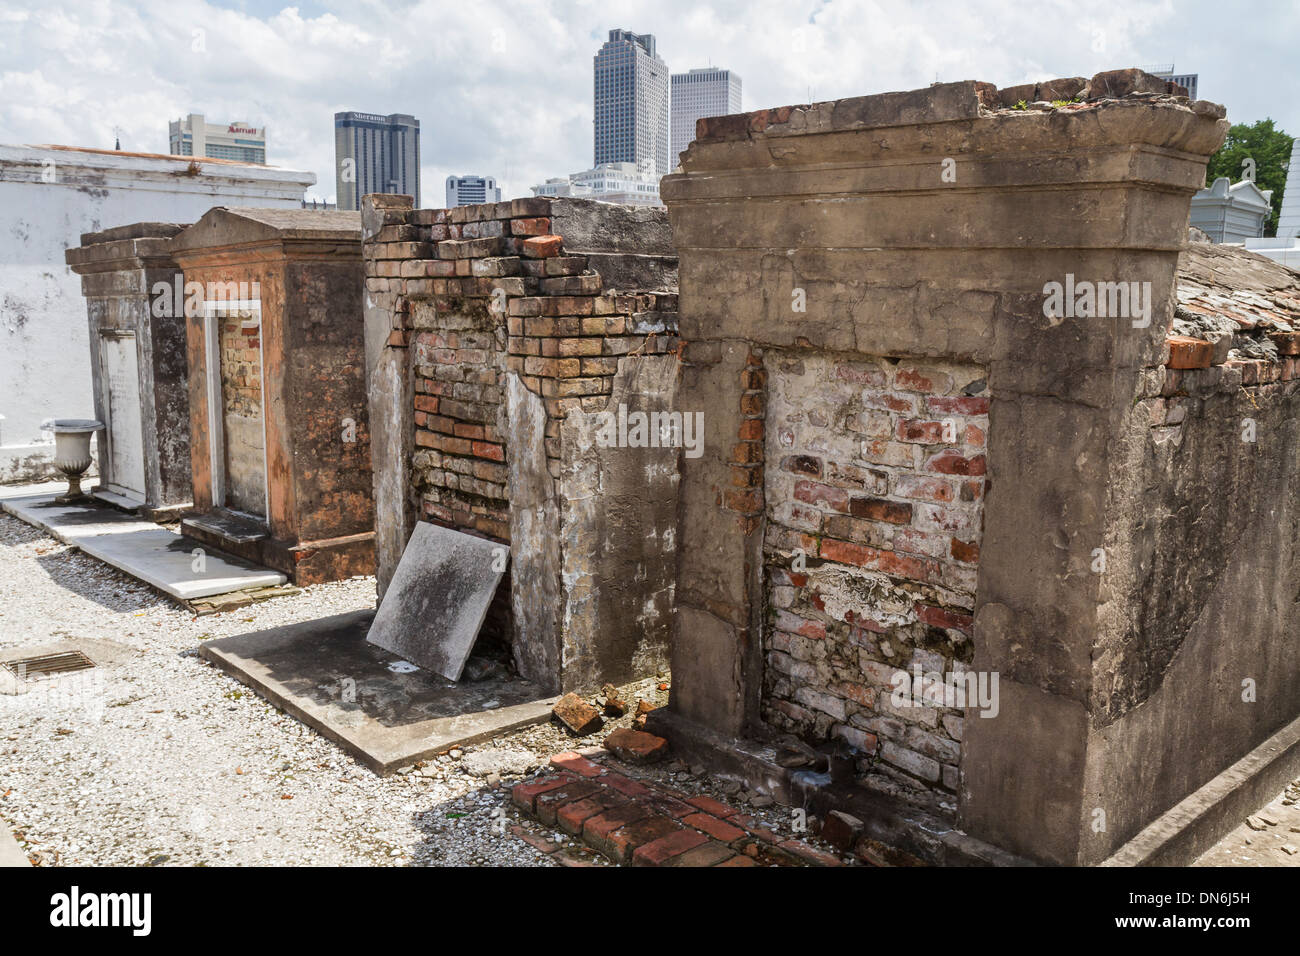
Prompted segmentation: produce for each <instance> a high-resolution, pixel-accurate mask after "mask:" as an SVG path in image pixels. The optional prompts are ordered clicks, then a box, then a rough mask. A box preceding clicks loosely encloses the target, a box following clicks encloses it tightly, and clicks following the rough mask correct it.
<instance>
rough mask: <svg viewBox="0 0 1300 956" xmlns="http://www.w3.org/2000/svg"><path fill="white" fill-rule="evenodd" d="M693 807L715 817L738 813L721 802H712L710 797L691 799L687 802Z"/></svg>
mask: <svg viewBox="0 0 1300 956" xmlns="http://www.w3.org/2000/svg"><path fill="white" fill-rule="evenodd" d="M686 802H687V803H689V804H690V805H691V806H693V807H699V808H700V809H701V810H703V811H704V812H705V813H711V814H713V816H715V817H722V818H726V817H730V816H734V815H735V814H736V813H738V812H739V811H737V810H736V808H735V807H729V806H727V805H726V804H725V803H722V802H721V801H718V800H714V799H713V798H712V797H691V798H689V799H688V800H687V801H686Z"/></svg>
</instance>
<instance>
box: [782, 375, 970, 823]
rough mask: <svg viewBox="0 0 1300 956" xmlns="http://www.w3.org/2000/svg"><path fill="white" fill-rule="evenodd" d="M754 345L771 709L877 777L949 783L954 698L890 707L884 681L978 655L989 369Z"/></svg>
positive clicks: (948, 669)
mask: <svg viewBox="0 0 1300 956" xmlns="http://www.w3.org/2000/svg"><path fill="white" fill-rule="evenodd" d="M764 358H765V363H766V366H767V371H768V385H769V387H768V398H767V403H766V404H767V427H766V454H765V458H766V481H765V497H766V501H767V510H766V518H767V522H766V532H765V539H764V565H765V568H766V574H767V589H766V601H767V605H768V623H769V626H770V630H769V632H768V637H767V640H766V643H765V647H764V651H765V662H766V669H765V671H764V687H763V701H762V713H763V716H764V718H765V719H766V720H767V721H768V722H769V723H770V724H772V725H773V726H774V727H777V728H780V729H784V730H789V731H793V732H795V733H797V734H799V735H800V736H802V737H804V738H806V739H808V740H811V741H820V740H827V739H831V738H836V737H838V738H840V739H842V740H844V741H846V742H848V743H849V744H850V745H851V746H852V747H853V748H854V749H855V750H857V751H858V752H860V753H861V754H862V756H861V757H860V758H859V761H858V770H859V772H860V774H861V779H862V782H863V783H865V784H867V785H869V786H872V787H877V788H880V789H884V790H886V791H888V792H899V791H902V792H912V791H925V790H942V791H943V792H945V793H947V794H950V795H951V794H955V792H956V790H957V767H958V763H959V759H960V748H961V744H960V741H961V728H962V720H963V711H962V709H961V708H959V707H956V706H953V704H952V703H951V702H949V701H946V700H945V699H944V696H943V695H942V694H933V695H931V696H930V697H928V698H926V699H925V700H923V701H921V702H912V701H911V700H908V701H907V702H906V703H905V704H904V705H901V706H900V704H899V703H898V701H896V700H895V695H894V693H893V692H894V690H895V688H896V684H895V681H894V677H895V674H896V673H897V672H898V671H899V670H900V669H902V670H904V671H908V672H911V671H912V670H913V668H914V667H916V668H919V669H920V672H921V673H922V674H940V675H944V674H950V673H953V672H954V671H959V670H961V669H962V668H963V667H964V666H966V665H968V664H969V663H970V661H971V657H972V653H973V645H972V643H971V634H972V614H973V612H974V608H975V586H976V572H977V567H978V562H979V542H980V535H981V531H982V502H983V497H984V473H985V460H984V444H985V441H984V437H985V432H986V431H987V429H988V406H989V400H988V396H987V389H988V384H987V373H986V372H985V371H984V370H983V369H982V368H979V367H978V366H973V365H958V364H953V363H934V364H927V365H918V364H916V363H912V362H906V361H900V360H897V359H888V358H883V357H881V358H874V359H864V358H863V357H860V356H854V357H835V356H830V355H825V354H813V355H800V354H798V353H785V352H768V353H766V354H765V356H764ZM809 559H811V561H812V564H811V566H810V565H809V564H808V561H809ZM873 757H878V759H872V758H873ZM951 800H952V798H951V796H950V797H949V798H948V801H949V803H951Z"/></svg>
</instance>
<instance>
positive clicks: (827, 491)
mask: <svg viewBox="0 0 1300 956" xmlns="http://www.w3.org/2000/svg"><path fill="white" fill-rule="evenodd" d="M794 496H795V497H796V498H797V499H799V500H800V501H806V502H807V503H808V504H810V505H815V504H825V505H826V506H827V507H828V508H833V509H835V510H836V511H839V512H847V511H848V510H849V493H848V492H847V491H845V490H844V489H843V488H832V487H831V486H830V485H823V484H821V483H820V482H817V481H796V482H795V483H794Z"/></svg>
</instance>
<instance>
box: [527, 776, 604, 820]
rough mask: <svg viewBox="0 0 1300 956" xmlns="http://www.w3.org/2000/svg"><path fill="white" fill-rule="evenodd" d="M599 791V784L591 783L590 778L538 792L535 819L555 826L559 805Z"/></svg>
mask: <svg viewBox="0 0 1300 956" xmlns="http://www.w3.org/2000/svg"><path fill="white" fill-rule="evenodd" d="M599 792H601V788H600V785H599V784H596V783H592V782H591V781H590V780H575V781H574V782H573V783H569V784H565V785H564V786H563V787H556V788H555V789H553V790H547V791H546V792H545V793H539V794H538V795H537V800H536V807H537V809H536V811H535V812H536V813H537V819H539V820H541V821H542V822H543V823H545V824H546V825H547V826H555V825H556V814H557V812H558V811H559V809H560V807H562V806H564V805H565V804H566V803H572V802H573V801H575V800H581V799H583V798H584V797H589V796H591V795H592V794H593V793H599Z"/></svg>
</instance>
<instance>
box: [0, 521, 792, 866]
mask: <svg viewBox="0 0 1300 956" xmlns="http://www.w3.org/2000/svg"><path fill="white" fill-rule="evenodd" d="M374 596H375V584H374V579H373V578H368V577H367V578H354V579H352V580H350V581H343V582H338V583H335V584H326V585H317V586H314V587H311V588H307V589H306V590H305V591H304V592H303V593H302V594H299V595H295V596H291V597H283V598H277V599H275V600H271V601H267V602H264V603H262V604H257V605H253V606H252V607H249V608H241V609H239V610H236V611H231V612H227V613H224V614H215V615H209V616H204V617H198V618H195V617H193V616H192V615H191V614H190V613H189V612H188V611H186V610H185V609H184V608H182V607H180V606H179V605H177V604H175V603H173V602H172V601H171V600H170V599H168V598H166V597H164V596H162V595H161V594H159V593H158V592H155V591H154V590H153V589H152V588H150V587H148V586H146V585H144V584H141V583H140V582H138V581H136V580H135V579H133V578H131V577H129V576H127V575H125V574H122V573H121V572H119V571H117V570H116V569H115V568H112V567H110V566H108V565H106V564H103V563H102V562H100V561H98V560H96V559H94V558H91V557H88V556H86V555H84V554H82V553H81V552H79V551H77V550H76V549H73V548H69V547H67V546H65V545H62V544H60V543H58V542H57V541H55V540H54V539H53V538H50V537H48V536H46V535H45V534H43V533H42V532H40V531H37V530H36V529H34V528H31V527H29V526H28V525H26V524H24V523H22V522H20V521H18V520H17V519H15V518H12V517H10V516H9V515H5V514H2V513H0V649H3V650H6V651H7V650H9V649H11V648H31V649H33V650H35V649H36V648H40V647H44V646H47V645H51V644H56V643H59V642H71V643H75V645H76V646H77V647H79V648H81V649H83V650H84V651H85V652H86V653H88V654H89V655H90V656H91V658H92V659H93V660H95V661H96V664H97V666H96V667H95V668H94V669H92V670H89V671H83V672H80V674H79V675H75V676H74V675H68V676H66V677H64V678H62V679H61V681H60V682H59V683H58V684H57V686H53V687H50V686H43V687H40V688H39V689H36V690H32V691H30V692H28V693H26V694H22V695H14V694H4V693H0V824H4V825H8V826H9V827H10V829H12V830H13V831H14V832H15V835H16V836H18V839H19V843H20V845H21V846H22V848H23V849H24V850H25V851H26V852H27V853H28V854H29V856H30V857H31V858H32V859H34V861H35V862H36V863H38V864H39V865H46V866H49V865H68V864H84V865H93V866H104V865H128V866H136V865H171V866H175V865H182V866H195V865H259V864H260V865H288V866H292V865H314V866H348V865H363V866H364V865H408V864H416V865H420V864H434V865H484V864H489V865H530V866H555V865H557V861H556V860H554V859H552V858H550V857H547V856H544V855H543V854H541V853H539V852H538V851H537V850H535V849H534V848H533V847H531V846H529V845H528V844H527V843H525V842H524V841H522V840H520V839H519V838H517V837H516V836H514V835H513V834H511V833H510V832H509V828H510V827H511V826H513V825H516V824H522V825H523V826H525V827H526V828H527V829H529V830H530V831H532V832H538V833H542V834H544V835H546V836H548V837H550V836H553V834H550V833H549V832H546V831H545V830H542V829H540V828H539V825H538V824H536V823H535V822H533V821H531V820H528V819H526V818H523V817H521V815H520V814H519V813H518V812H517V811H516V810H515V809H514V808H513V807H512V806H511V805H510V802H509V791H508V786H509V785H510V784H511V783H513V782H515V781H517V780H519V779H521V778H522V776H523V775H524V774H525V773H529V772H532V771H534V770H535V769H536V768H538V767H542V766H544V765H545V764H546V762H547V761H548V760H549V758H550V756H551V755H553V754H555V753H559V752H561V751H565V750H571V749H574V748H575V747H579V748H580V747H591V746H592V745H597V744H599V743H600V741H601V740H602V739H603V737H604V736H605V734H606V733H608V732H609V731H611V730H613V729H614V728H615V727H618V726H626V725H628V724H630V722H631V715H630V714H629V715H628V716H627V717H625V718H622V719H620V720H617V721H608V722H607V723H606V725H605V728H604V730H603V731H602V732H601V733H598V734H595V735H591V736H588V737H585V738H583V739H582V740H580V741H575V740H573V739H572V738H570V737H568V736H567V735H566V734H565V732H564V731H562V730H561V729H560V728H559V727H558V726H556V725H553V724H544V725H538V726H535V727H531V728H527V729H525V730H521V731H517V732H515V733H513V734H509V735H506V736H504V737H502V738H499V739H497V740H495V741H491V742H489V743H486V744H481V745H478V746H477V747H473V748H467V749H466V751H465V752H464V753H463V754H462V753H461V752H460V751H452V753H451V754H448V755H445V756H442V757H438V758H436V759H435V760H433V761H430V762H429V763H428V764H426V765H423V766H417V767H415V768H412V769H411V772H409V773H404V774H398V775H393V776H390V777H388V778H384V779H381V778H378V777H376V776H375V775H374V774H373V773H371V772H370V771H369V770H368V769H366V768H365V767H363V766H361V765H360V764H358V763H357V762H356V761H354V760H353V759H352V758H351V757H349V756H348V755H346V754H344V753H343V752H342V751H340V750H339V749H338V748H337V747H335V745H334V744H332V743H330V742H329V741H327V740H325V739H324V738H322V737H320V736H319V735H318V734H316V732H315V731H313V730H311V729H310V728H308V727H306V726H304V725H303V724H300V723H299V722H298V721H297V720H295V719H294V718H293V717H290V716H288V715H285V714H281V713H279V712H277V711H276V709H275V708H274V707H272V706H271V705H270V704H268V703H267V702H266V701H265V700H263V699H262V698H260V697H258V696H257V695H256V694H254V693H253V692H252V691H250V690H249V689H248V688H247V687H245V686H244V685H243V684H240V683H239V682H238V681H236V680H234V679H233V678H231V677H228V676H226V675H225V674H223V673H222V672H221V671H219V670H217V669H216V668H214V667H212V666H211V665H209V664H207V663H206V662H205V661H203V660H202V659H201V658H200V657H199V656H198V653H197V648H198V646H199V644H200V642H202V641H204V640H207V639H211V638H216V637H225V636H228V635H232V634H240V633H245V632H248V631H258V630H264V629H267V628H271V627H276V626H278V625H281V624H289V623H293V622H297V621H304V620H311V619H313V618H319V617H325V616H327V615H331V614H339V613H343V612H346V611H351V610H357V609H360V608H365V607H372V606H373V605H374ZM638 696H640V697H643V698H645V699H646V700H648V701H649V702H650V703H652V704H654V705H656V706H658V705H662V704H663V703H665V702H666V697H667V694H666V693H665V692H664V691H663V690H662V689H661V688H660V687H659V686H656V682H655V681H653V680H651V681H646V682H642V683H641V684H638V685H634V686H633V687H631V688H626V689H625V693H624V694H623V697H624V699H626V700H628V701H629V702H632V701H634V700H635V699H636V697H638ZM630 772H632V773H640V774H643V775H646V776H650V777H653V778H655V779H657V780H660V781H663V782H667V783H670V784H671V785H672V786H674V787H677V788H678V789H680V790H683V791H686V792H688V793H708V794H711V795H713V796H716V797H720V798H722V799H727V800H729V801H731V802H733V803H734V802H737V801H738V800H739V801H741V802H745V800H746V796H745V795H744V794H737V792H736V785H735V784H734V783H731V784H728V783H726V782H725V781H720V780H715V779H713V778H712V777H710V776H709V775H708V774H706V773H704V772H703V770H702V768H695V771H694V772H691V771H690V770H688V769H687V768H685V767H683V766H681V765H680V764H675V763H674V764H669V765H667V766H660V767H655V768H645V769H642V770H637V771H630ZM489 774H497V775H495V776H489ZM763 802H764V801H763V800H762V799H760V800H759V803H760V804H762V803H763ZM751 809H752V810H753V811H754V812H755V813H756V815H758V816H759V817H760V819H763V820H765V821H766V824H767V825H768V826H769V827H770V828H771V829H774V830H777V831H780V832H785V833H790V832H791V813H790V811H789V810H788V809H785V808H782V807H778V806H770V807H753V808H751ZM561 842H564V843H566V844H567V845H568V846H570V847H572V852H571V854H570V855H569V859H568V862H577V863H590V864H595V865H605V861H604V860H603V859H602V858H600V857H598V856H596V855H594V854H592V853H590V852H589V851H586V850H585V848H582V847H581V845H580V844H575V843H573V841H570V840H568V839H567V838H566V839H564V840H563V841H561ZM559 862H565V861H563V860H561V861H559Z"/></svg>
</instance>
